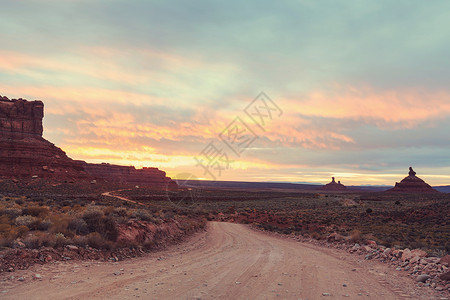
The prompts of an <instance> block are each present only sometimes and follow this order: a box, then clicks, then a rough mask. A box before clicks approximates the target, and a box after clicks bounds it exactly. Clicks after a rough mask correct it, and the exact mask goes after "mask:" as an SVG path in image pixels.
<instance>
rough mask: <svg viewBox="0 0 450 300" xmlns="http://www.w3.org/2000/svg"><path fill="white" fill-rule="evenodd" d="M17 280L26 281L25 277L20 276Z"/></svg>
mask: <svg viewBox="0 0 450 300" xmlns="http://www.w3.org/2000/svg"><path fill="white" fill-rule="evenodd" d="M17 280H18V281H25V278H23V277H19V278H17Z"/></svg>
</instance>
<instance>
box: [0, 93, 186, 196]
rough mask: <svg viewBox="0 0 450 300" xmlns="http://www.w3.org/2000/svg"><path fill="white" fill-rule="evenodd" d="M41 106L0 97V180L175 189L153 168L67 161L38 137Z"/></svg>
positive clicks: (42, 112)
mask: <svg viewBox="0 0 450 300" xmlns="http://www.w3.org/2000/svg"><path fill="white" fill-rule="evenodd" d="M43 117H44V103H42V101H27V100H25V99H12V100H10V99H8V98H7V97H2V96H0V177H3V178H14V179H20V178H32V177H35V178H36V177H38V178H48V179H53V180H67V179H73V180H79V179H85V180H93V179H97V180H103V181H108V182H113V183H122V184H133V185H142V186H144V185H148V186H154V187H160V188H164V187H167V186H168V187H170V188H176V186H177V185H176V183H175V182H174V181H172V180H171V179H170V178H169V177H166V173H165V172H164V171H161V170H158V169H157V168H143V169H136V168H134V167H128V166H117V165H110V164H89V163H86V162H84V161H76V160H73V159H71V158H69V157H68V156H67V155H66V153H65V152H64V151H62V150H61V149H60V148H58V147H56V146H55V145H54V144H52V143H50V142H49V141H47V140H46V139H44V138H43V137H42V133H43V126H42V120H43Z"/></svg>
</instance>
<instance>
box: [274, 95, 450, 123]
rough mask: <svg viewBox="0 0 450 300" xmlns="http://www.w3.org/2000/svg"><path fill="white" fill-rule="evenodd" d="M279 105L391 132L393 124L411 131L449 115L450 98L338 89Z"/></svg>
mask: <svg viewBox="0 0 450 300" xmlns="http://www.w3.org/2000/svg"><path fill="white" fill-rule="evenodd" d="M280 103H281V104H280V105H282V106H283V107H288V108H289V111H290V113H292V114H295V113H297V114H302V115H307V116H320V117H331V118H352V119H360V118H364V119H367V120H372V121H373V122H375V123H376V125H378V126H381V127H388V128H392V125H393V124H392V123H401V124H400V125H399V126H401V127H403V128H411V127H414V126H415V125H417V124H418V122H422V121H425V120H430V119H433V118H443V117H446V116H448V115H450V94H449V93H448V92H447V91H422V90H418V89H414V88H411V89H404V90H391V91H376V90H374V89H372V88H355V87H348V88H344V87H338V89H337V90H336V91H334V92H324V91H316V92H311V93H309V94H307V95H306V96H305V97H299V98H288V99H284V100H280ZM386 123H389V125H387V124H386Z"/></svg>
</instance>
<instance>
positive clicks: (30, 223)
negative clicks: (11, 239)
mask: <svg viewBox="0 0 450 300" xmlns="http://www.w3.org/2000/svg"><path fill="white" fill-rule="evenodd" d="M39 222H40V221H39V219H38V218H36V217H33V216H30V215H25V216H19V217H17V218H16V220H15V224H16V225H17V226H26V227H28V228H30V229H31V228H37V225H38V223H39Z"/></svg>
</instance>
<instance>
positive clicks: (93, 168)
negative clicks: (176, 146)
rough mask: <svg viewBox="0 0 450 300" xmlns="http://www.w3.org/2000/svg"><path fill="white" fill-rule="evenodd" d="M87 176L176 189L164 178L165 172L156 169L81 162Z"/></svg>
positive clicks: (109, 180)
mask: <svg viewBox="0 0 450 300" xmlns="http://www.w3.org/2000/svg"><path fill="white" fill-rule="evenodd" d="M83 167H84V169H85V170H86V172H88V174H90V175H92V176H94V177H95V178H97V179H100V180H105V181H107V182H112V183H120V184H132V185H139V186H143V185H146V186H153V187H168V188H176V187H177V184H176V183H175V182H174V181H173V180H172V179H170V177H167V176H166V172H164V171H161V170H159V169H158V168H145V167H144V168H142V169H136V168H135V167H133V166H119V165H111V164H107V163H102V164H89V163H85V162H83Z"/></svg>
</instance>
